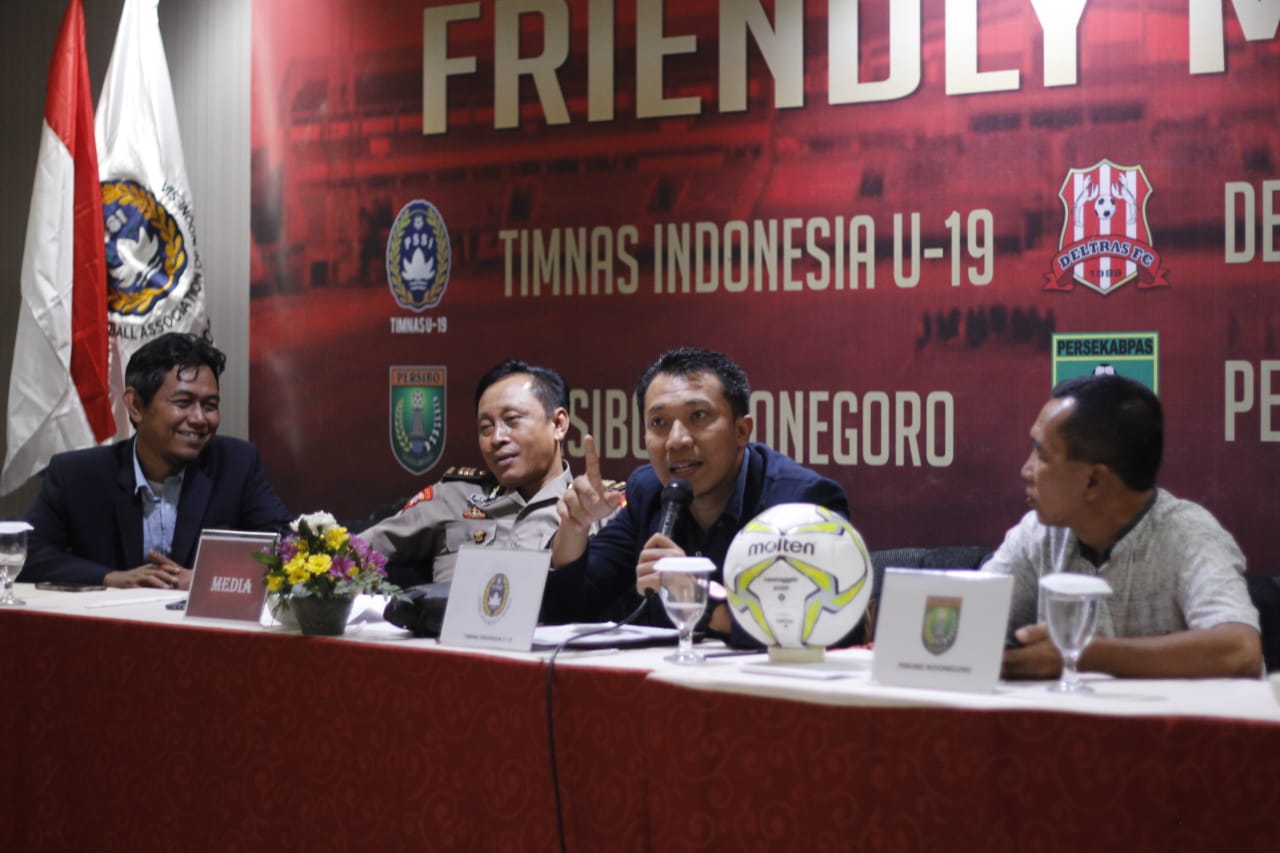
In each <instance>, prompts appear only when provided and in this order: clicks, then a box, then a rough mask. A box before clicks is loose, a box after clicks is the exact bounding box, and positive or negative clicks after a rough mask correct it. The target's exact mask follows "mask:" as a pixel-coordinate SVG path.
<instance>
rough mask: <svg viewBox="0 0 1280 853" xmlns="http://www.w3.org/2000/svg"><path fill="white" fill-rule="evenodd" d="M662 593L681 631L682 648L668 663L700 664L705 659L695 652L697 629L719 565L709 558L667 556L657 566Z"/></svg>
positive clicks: (660, 593) (667, 607)
mask: <svg viewBox="0 0 1280 853" xmlns="http://www.w3.org/2000/svg"><path fill="white" fill-rule="evenodd" d="M655 568H656V570H657V572H658V581H659V585H658V594H659V595H660V596H661V597H662V606H663V607H665V608H666V610H667V617H668V618H669V619H671V624H673V625H675V626H676V630H677V631H679V632H680V647H679V648H678V649H677V650H676V652H675V654H670V655H667V657H666V660H669V661H671V662H672V663H679V664H699V663H702V662H703V661H704V660H705V658H703V657H702V655H700V654H699V653H698V652H696V651H694V650H693V628H694V626H695V625H697V624H698V620H699V619H701V618H702V614H703V611H705V610H706V609H707V582H708V581H709V580H710V579H711V573H712V572H714V571H715V564H714V563H712V562H711V561H710V560H708V559H707V558H706V557H663V558H662V559H661V560H659V561H658V565H657V566H656V567H655Z"/></svg>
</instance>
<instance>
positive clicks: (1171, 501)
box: [983, 375, 1262, 678]
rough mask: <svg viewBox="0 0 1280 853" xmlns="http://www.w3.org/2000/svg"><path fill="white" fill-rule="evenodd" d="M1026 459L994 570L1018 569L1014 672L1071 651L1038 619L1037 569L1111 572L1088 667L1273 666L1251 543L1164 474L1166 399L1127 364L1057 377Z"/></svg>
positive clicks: (1145, 670) (1246, 669)
mask: <svg viewBox="0 0 1280 853" xmlns="http://www.w3.org/2000/svg"><path fill="white" fill-rule="evenodd" d="M1031 444H1032V449H1031V454H1030V456H1028V457H1027V461H1026V462H1025V463H1024V464H1023V466H1022V478H1023V480H1025V481H1026V484H1027V503H1028V505H1029V506H1030V507H1031V512H1028V513H1027V514H1026V516H1024V517H1023V519H1022V521H1020V522H1019V523H1018V524H1017V525H1015V526H1014V527H1013V528H1012V529H1010V530H1009V532H1008V533H1007V534H1006V535H1005V539H1004V543H1003V544H1002V545H1001V546H1000V548H999V550H998V551H996V553H995V555H994V556H993V557H992V558H991V560H990V561H988V563H987V564H986V565H985V566H984V567H983V570H984V571H989V572H998V573H1002V574H1009V575H1013V578H1014V592H1013V605H1012V608H1011V610H1010V614H1009V629H1010V632H1011V635H1012V637H1013V639H1015V640H1016V641H1017V643H1018V644H1019V645H1018V646H1017V647H1015V648H1011V649H1009V650H1008V651H1006V652H1005V656H1004V666H1003V674H1004V676H1005V677H1006V678H1053V677H1055V676H1057V675H1058V673H1059V672H1060V671H1061V669H1062V658H1061V656H1060V655H1059V654H1058V651H1057V649H1056V648H1055V647H1054V645H1053V643H1052V642H1051V641H1050V640H1049V635H1048V630H1047V629H1046V627H1045V626H1044V625H1043V624H1036V623H1037V618H1036V616H1037V608H1036V602H1037V594H1038V590H1039V580H1040V577H1041V576H1042V575H1045V574H1048V573H1050V572H1059V571H1068V572H1078V573H1081V574H1087V575H1095V576H1098V577H1101V578H1102V579H1104V580H1106V581H1107V583H1108V584H1110V585H1111V589H1112V591H1113V592H1112V595H1111V596H1110V598H1108V599H1105V600H1104V601H1103V602H1102V604H1101V606H1100V608H1099V618H1098V633H1097V637H1096V638H1095V639H1094V641H1093V642H1092V643H1090V644H1089V646H1088V647H1087V648H1086V649H1085V652H1084V655H1083V656H1082V657H1081V660H1080V669H1082V670H1093V671H1097V672H1107V673H1110V674H1112V675H1117V676H1127V677H1134V678H1194V677H1233V676H1234V677H1241V676H1242V677H1249V676H1257V675H1258V674H1259V673H1260V672H1261V671H1262V646H1261V638H1260V635H1259V632H1258V613H1257V611H1256V610H1255V609H1254V607H1253V604H1252V603H1251V601H1250V599H1249V592H1248V588H1247V587H1246V585H1245V581H1244V570H1245V565H1244V555H1243V554H1242V553H1241V552H1240V548H1239V547H1238V546H1237V545H1236V542H1235V540H1234V539H1233V538H1232V537H1231V534H1229V533H1227V531H1226V530H1224V529H1223V528H1222V526H1221V525H1220V524H1218V522H1217V521H1216V520H1215V519H1214V517H1213V516H1212V515H1210V514H1209V512H1208V511H1207V510H1205V509H1204V508H1203V507H1201V506H1198V505H1197V504H1194V503H1192V502H1190V501H1185V500H1179V499H1178V498H1175V497H1174V496H1172V495H1171V494H1169V493H1168V492H1166V491H1165V490H1164V489H1160V488H1158V487H1157V486H1156V484H1155V481H1156V473H1157V471H1158V470H1159V468H1160V459H1161V454H1162V452H1163V446H1164V423H1163V415H1162V413H1161V409H1160V402H1159V400H1158V399H1157V398H1156V396H1155V394H1153V393H1152V392H1151V391H1150V389H1148V388H1147V387H1146V386H1144V385H1142V384H1140V383H1138V382H1134V381H1133V380H1130V379H1126V378H1124V377H1122V376H1114V375H1112V376H1082V377H1077V378H1074V379H1069V380H1067V381H1065V382H1063V383H1061V384H1059V385H1058V386H1057V387H1056V388H1054V389H1053V392H1052V396H1051V398H1050V400H1049V402H1048V403H1046V404H1045V405H1044V408H1042V409H1041V410H1040V415H1039V417H1037V418H1036V422H1035V424H1034V425H1033V426H1032V427H1031Z"/></svg>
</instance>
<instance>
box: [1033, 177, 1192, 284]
mask: <svg viewBox="0 0 1280 853" xmlns="http://www.w3.org/2000/svg"><path fill="white" fill-rule="evenodd" d="M1058 197H1059V198H1061V199H1062V205H1063V208H1064V209H1065V211H1066V221H1065V222H1064V223H1063V225H1062V237H1061V239H1059V241H1058V249H1059V251H1058V254H1057V255H1056V256H1055V257H1054V259H1053V270H1052V272H1050V273H1049V274H1048V275H1046V276H1045V285H1044V289H1045V290H1051V291H1060V292H1067V291H1071V290H1074V289H1075V284H1074V283H1073V282H1075V283H1079V284H1083V285H1084V286H1085V287H1088V288H1090V289H1091V290H1095V291H1097V292H1098V293H1101V294H1103V295H1104V296H1105V295H1107V294H1109V293H1113V292H1114V291H1116V290H1117V289H1118V288H1119V287H1120V286H1121V285H1123V284H1126V283H1128V282H1130V281H1133V280H1134V279H1135V278H1136V279H1137V280H1138V287H1140V288H1144V289H1145V288H1150V287H1167V286H1168V284H1169V282H1168V281H1166V280H1165V275H1166V274H1167V273H1168V270H1165V269H1161V267H1160V254H1159V253H1158V252H1157V251H1156V250H1155V249H1154V248H1153V247H1152V245H1151V229H1150V228H1149V227H1148V225H1147V199H1149V198H1150V197H1151V184H1150V183H1149V182H1148V181H1147V176H1146V173H1145V172H1143V171H1142V167H1141V166H1117V165H1116V164H1115V163H1112V162H1111V161H1110V160H1100V161H1099V162H1097V163H1095V164H1094V165H1092V166H1090V167H1089V168H1087V169H1072V170H1071V171H1070V172H1068V173H1067V179H1066V180H1065V181H1063V182H1062V189H1060V190H1059V191H1058Z"/></svg>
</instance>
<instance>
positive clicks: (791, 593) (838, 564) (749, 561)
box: [724, 503, 872, 655]
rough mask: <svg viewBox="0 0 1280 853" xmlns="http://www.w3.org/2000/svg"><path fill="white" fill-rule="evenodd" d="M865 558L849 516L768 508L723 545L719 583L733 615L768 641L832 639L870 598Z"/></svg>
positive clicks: (786, 645) (799, 644) (810, 508)
mask: <svg viewBox="0 0 1280 853" xmlns="http://www.w3.org/2000/svg"><path fill="white" fill-rule="evenodd" d="M871 576H872V572H871V558H870V556H869V555H868V554H867V546H866V544H865V543H864V542H863V541H862V537H861V536H860V535H858V531H857V530H854V528H853V526H852V525H851V524H849V522H847V521H845V520H844V519H843V518H841V517H840V515H838V514H837V513H834V512H832V511H831V510H829V509H827V508H826V507H823V506H818V505H817V504H806V503H790V504H779V505H777V506H774V507H770V508H769V509H767V510H765V511H764V512H762V513H760V514H759V515H757V516H756V517H755V518H754V519H752V520H751V521H750V522H748V523H747V526H746V527H744V528H742V530H741V531H739V532H738V535H737V536H735V537H734V539H733V542H732V543H731V544H730V545H729V552H728V553H727V554H726V555H725V560H724V585H725V590H726V592H727V593H728V600H729V610H730V612H731V613H732V614H733V618H734V620H735V621H736V622H737V623H738V624H739V625H740V626H742V628H743V629H744V630H745V631H746V632H747V633H748V634H750V635H751V636H753V637H755V638H756V639H757V640H759V641H760V642H762V643H764V644H765V645H766V646H769V647H770V652H771V654H772V652H773V649H774V648H781V649H796V650H803V649H813V650H817V651H818V654H819V655H820V654H821V650H822V649H825V648H826V647H827V646H830V645H832V644H833V643H836V642H839V641H840V640H841V639H842V638H843V637H844V636H845V635H846V634H848V633H849V632H850V631H851V630H853V627H854V626H855V625H857V624H858V620H859V619H861V618H862V614H863V612H865V611H866V609H867V602H868V601H869V600H870V598H871Z"/></svg>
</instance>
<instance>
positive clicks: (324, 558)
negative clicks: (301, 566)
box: [307, 554, 333, 577]
mask: <svg viewBox="0 0 1280 853" xmlns="http://www.w3.org/2000/svg"><path fill="white" fill-rule="evenodd" d="M332 565H333V558H332V557H330V556H329V555H328V554H312V555H311V556H310V557H307V574H308V575H311V576H312V577H315V576H316V575H323V574H324V573H325V572H327V571H329V567H330V566H332Z"/></svg>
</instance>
